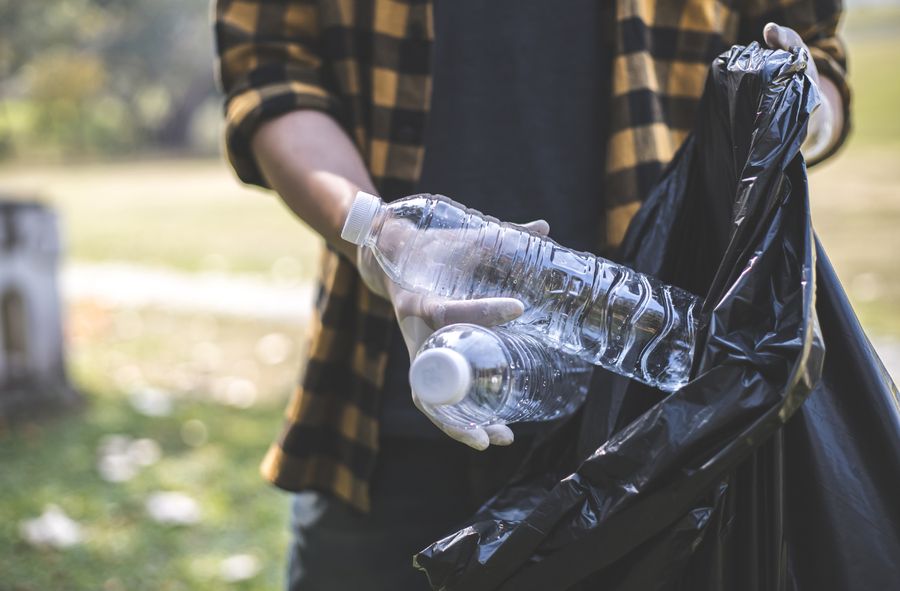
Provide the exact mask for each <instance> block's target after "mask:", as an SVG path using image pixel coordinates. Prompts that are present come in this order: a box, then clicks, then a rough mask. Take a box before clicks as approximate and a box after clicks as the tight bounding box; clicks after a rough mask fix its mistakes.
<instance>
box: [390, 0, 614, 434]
mask: <svg viewBox="0 0 900 591" xmlns="http://www.w3.org/2000/svg"><path fill="white" fill-rule="evenodd" d="M600 4H601V2H599V1H598V0H570V2H568V3H567V4H566V6H565V8H564V9H563V8H562V7H561V6H560V4H559V3H558V2H555V1H554V0H489V1H485V0H437V1H436V2H435V5H434V25H435V43H434V47H433V52H434V53H433V56H432V75H433V89H432V99H431V110H430V113H429V117H428V122H427V127H426V133H425V161H424V165H423V169H422V175H421V178H420V181H419V186H418V190H419V192H423V193H439V194H443V195H447V196H448V197H450V198H452V199H454V200H456V201H459V202H460V203H464V204H465V205H467V206H468V207H473V208H475V209H478V210H480V211H482V212H484V213H487V214H490V215H493V216H495V217H498V218H500V219H502V220H504V221H510V222H527V221H530V220H534V219H538V218H543V219H545V220H547V221H548V222H550V234H551V236H552V237H553V238H554V239H555V240H556V241H557V242H559V243H561V244H564V245H566V246H569V247H571V248H575V249H577V250H589V251H590V250H596V246H597V238H598V232H597V228H598V226H599V223H600V214H601V209H602V207H603V199H602V194H601V190H602V173H603V169H604V159H605V143H606V140H607V131H606V130H607V125H608V111H609V108H608V105H609V93H610V88H609V85H610V55H611V51H610V49H609V46H608V43H609V42H610V40H609V39H604V34H603V33H604V31H606V30H607V29H606V28H605V27H604V24H606V23H604V22H602V21H603V19H604V18H607V17H606V16H605V14H606V13H604V12H603V11H602V9H601V6H600ZM395 332H396V334H395V335H394V337H395V338H394V339H393V343H394V344H393V346H392V349H391V351H390V353H389V361H388V369H387V375H386V382H385V387H386V392H385V403H384V406H383V410H382V417H381V424H382V430H383V432H384V433H386V434H389V435H407V436H419V437H421V436H443V435H441V434H440V432H439V431H438V430H437V429H435V428H434V427H433V426H431V424H430V423H429V422H428V420H427V418H425V417H424V416H423V415H421V413H419V411H418V410H416V409H415V407H414V406H413V405H412V402H411V398H410V392H409V382H408V378H407V374H408V372H409V356H408V353H407V351H406V348H405V345H404V343H403V339H402V338H401V335H400V333H399V329H397V330H396V331H395Z"/></svg>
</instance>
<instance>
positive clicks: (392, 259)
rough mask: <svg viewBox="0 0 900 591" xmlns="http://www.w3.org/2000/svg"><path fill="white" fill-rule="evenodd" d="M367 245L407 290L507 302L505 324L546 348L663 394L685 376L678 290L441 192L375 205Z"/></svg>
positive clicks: (685, 306) (684, 322) (686, 306)
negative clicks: (511, 308)
mask: <svg viewBox="0 0 900 591" xmlns="http://www.w3.org/2000/svg"><path fill="white" fill-rule="evenodd" d="M386 227H393V229H392V231H390V232H385V231H384V229H385V228H386ZM382 237H384V238H382ZM366 243H367V245H369V246H371V247H372V248H373V250H374V252H375V256H376V258H377V259H378V261H379V263H380V264H381V265H382V267H383V268H384V269H385V272H386V273H387V274H388V276H389V277H390V278H391V279H392V280H393V281H395V282H397V283H398V284H400V285H402V286H403V287H405V288H407V289H410V290H413V291H418V292H421V293H427V294H433V295H438V296H443V297H447V298H452V299H471V298H479V297H490V296H509V297H515V298H518V299H520V300H522V301H523V303H524V304H525V306H526V312H525V314H524V315H523V316H522V317H521V318H519V319H517V320H516V321H515V322H514V324H515V325H516V326H517V328H518V329H519V330H520V331H522V332H527V333H530V334H532V335H534V336H535V337H537V338H539V339H541V340H542V342H544V343H545V345H548V346H552V347H556V348H559V349H561V350H563V351H565V352H567V353H570V354H573V355H576V356H578V357H579V358H581V359H584V360H586V361H588V362H589V363H593V364H596V365H601V366H603V367H605V368H606V369H609V370H611V371H614V372H616V373H619V374H622V375H625V376H628V377H630V378H634V379H636V380H639V381H641V382H644V383H646V384H649V385H651V386H655V387H658V388H660V389H663V390H669V391H671V390H675V389H677V388H679V387H680V386H682V385H683V384H684V383H685V382H686V381H687V379H688V374H689V372H690V368H691V362H692V356H693V348H694V342H695V339H696V332H697V327H698V325H699V319H698V316H697V315H698V314H699V310H700V300H699V298H698V297H697V296H695V295H693V294H690V293H688V292H686V291H684V290H682V289H680V288H677V287H673V286H669V285H665V284H663V283H662V282H660V281H658V280H656V279H655V278H653V277H650V276H647V275H643V274H641V273H637V272H635V271H633V270H631V269H628V268H627V267H624V266H622V265H618V264H615V263H612V262H610V261H608V260H606V259H603V258H600V257H597V256H595V255H592V254H589V253H583V252H577V251H573V250H571V249H568V248H565V247H563V246H561V245H559V244H557V243H556V242H554V241H553V240H551V239H549V238H546V237H543V236H540V235H537V234H534V233H531V232H528V231H526V230H523V229H522V228H521V227H519V226H515V225H512V224H507V223H504V222H500V221H499V220H497V219H495V218H492V217H489V216H485V215H483V214H481V213H480V212H478V211H475V210H472V209H467V208H465V207H464V206H462V205H460V204H458V203H455V202H453V201H451V200H449V199H447V198H446V197H441V196H434V195H419V196H415V197H410V198H407V199H403V200H400V201H396V202H393V203H390V204H388V205H384V206H382V210H381V211H379V213H378V215H377V217H376V220H375V223H374V224H373V227H372V230H371V232H370V233H369V235H368V237H367V242H366Z"/></svg>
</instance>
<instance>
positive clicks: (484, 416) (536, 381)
mask: <svg viewBox="0 0 900 591" xmlns="http://www.w3.org/2000/svg"><path fill="white" fill-rule="evenodd" d="M432 349H449V350H452V351H454V352H456V353H459V354H461V355H462V357H463V358H465V360H466V362H467V364H468V365H469V368H470V372H471V381H469V382H468V383H469V387H468V391H467V392H466V395H465V396H464V397H463V398H462V400H460V401H459V402H457V403H455V404H446V405H437V406H433V407H430V408H428V409H427V412H430V413H432V414H434V415H436V416H437V417H438V418H441V419H444V420H451V421H453V422H455V423H457V424H459V423H464V424H467V425H470V426H482V427H483V426H486V425H491V424H495V423H502V424H508V423H516V422H522V421H549V420H553V419H557V418H560V417H563V416H566V415H569V414H571V413H573V412H574V411H575V410H576V409H577V408H578V406H579V405H580V404H581V403H582V402H583V401H584V397H585V395H586V394H587V390H588V386H589V382H590V377H591V373H592V370H593V366H592V365H591V364H589V363H587V362H585V361H582V360H580V359H578V358H577V357H573V356H571V355H569V354H567V353H564V352H562V351H560V350H557V349H552V348H548V347H546V346H545V345H544V344H543V343H542V341H541V340H540V339H539V338H537V337H535V336H533V335H531V334H529V333H521V332H517V331H516V330H515V329H514V328H511V327H495V328H491V329H487V328H483V327H480V326H475V325H471V324H455V325H452V326H448V327H445V328H442V329H440V330H438V331H437V332H435V333H434V334H433V335H431V336H430V337H429V338H428V340H426V341H425V343H424V344H423V345H422V348H421V349H420V353H422V352H425V351H428V350H432Z"/></svg>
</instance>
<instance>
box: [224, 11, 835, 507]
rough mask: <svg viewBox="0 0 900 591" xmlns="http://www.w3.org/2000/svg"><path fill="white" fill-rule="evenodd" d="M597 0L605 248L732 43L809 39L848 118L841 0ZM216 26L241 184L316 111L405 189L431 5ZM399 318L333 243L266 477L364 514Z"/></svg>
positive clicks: (397, 192) (388, 184) (386, 187)
mask: <svg viewBox="0 0 900 591" xmlns="http://www.w3.org/2000/svg"><path fill="white" fill-rule="evenodd" d="M451 1H452V0H451ZM597 1H598V2H604V3H606V5H607V6H608V9H609V12H608V25H609V26H608V27H607V30H608V31H609V34H610V35H613V36H614V51H615V55H614V60H613V68H612V79H611V82H612V88H611V92H612V99H611V103H610V104H611V113H610V117H611V127H610V135H609V138H608V142H609V145H608V150H607V160H606V162H605V163H601V162H598V163H597V165H598V166H605V169H606V185H607V186H606V188H605V191H603V194H604V195H605V196H606V203H605V214H604V217H603V219H600V220H597V228H598V230H597V235H598V250H599V249H600V248H601V247H602V246H603V245H611V246H615V245H616V244H618V242H619V241H620V240H621V238H622V236H623V235H624V232H625V228H626V227H627V225H628V222H629V221H630V219H631V217H632V215H633V214H634V213H635V211H636V210H637V209H638V207H639V205H640V203H641V199H642V198H643V197H644V195H645V194H646V193H647V192H648V190H649V189H650V188H651V187H652V186H653V184H654V183H655V182H656V180H657V179H658V177H659V175H660V172H661V171H662V169H663V167H664V166H665V165H666V163H667V162H668V161H669V160H670V159H671V158H672V156H673V155H674V153H675V151H676V149H677V148H678V147H679V145H680V144H681V142H682V140H684V138H685V136H686V135H687V133H688V132H689V130H690V129H691V127H692V123H693V120H694V117H695V116H696V112H695V111H696V108H697V104H698V99H699V97H700V95H701V93H702V91H703V87H704V82H705V79H706V73H707V68H708V65H709V63H710V62H711V61H712V60H713V58H714V57H715V56H716V55H718V54H719V53H721V52H722V51H724V50H725V49H727V48H728V47H730V46H731V45H733V44H735V43H747V42H749V41H751V40H753V39H760V37H761V35H762V29H763V26H764V24H765V23H766V22H768V21H775V22H777V23H779V24H782V25H786V26H789V27H792V28H794V29H796V30H797V31H798V32H799V33H800V34H801V35H802V36H803V37H804V39H805V40H806V41H807V42H808V43H809V45H810V48H811V51H812V53H813V57H814V58H815V60H816V63H817V65H818V68H819V72H820V73H821V75H823V76H828V77H830V78H831V79H832V80H833V81H834V82H835V83H836V84H837V86H838V88H839V89H841V92H842V93H843V95H844V99H845V100H844V106H845V115H846V114H847V111H846V107H847V105H849V90H848V87H847V84H846V82H845V79H844V72H845V67H846V63H845V57H844V52H843V47H842V45H841V43H840V41H839V40H838V39H837V38H836V37H835V29H836V27H837V23H838V18H839V16H840V12H841V6H840V1H839V0H656V1H654V0H597ZM564 9H565V3H560V10H564ZM215 32H216V40H217V45H218V51H219V66H220V81H221V85H222V87H223V90H224V91H225V93H226V94H227V98H226V109H225V110H226V120H227V127H226V148H227V153H228V158H229V159H230V161H231V164H232V165H233V166H234V168H235V170H236V171H237V174H238V176H239V177H240V178H241V180H243V181H245V182H247V183H254V184H258V185H263V186H265V181H264V179H263V178H262V176H261V175H260V172H259V170H258V168H257V167H256V164H255V162H254V158H253V154H252V153H251V150H250V138H251V135H252V134H253V132H254V130H255V129H256V128H257V126H258V125H259V124H260V123H261V122H262V121H264V120H266V119H269V118H271V117H274V116H277V115H279V114H282V113H285V112H288V111H291V110H294V109H319V110H322V111H325V112H327V113H329V114H331V115H332V116H333V117H334V118H335V119H336V120H337V121H339V122H340V123H341V124H342V125H343V127H344V128H345V129H346V130H347V132H348V134H349V135H350V137H352V138H353V139H354V140H355V143H356V145H357V147H358V148H359V151H360V153H361V154H362V156H363V159H364V160H365V162H366V164H367V165H368V168H369V171H370V173H371V175H372V178H373V180H374V182H375V184H376V186H377V187H378V189H379V191H380V192H381V194H382V195H383V196H384V197H385V198H386V199H393V198H396V197H399V196H402V195H406V194H408V193H410V192H412V191H413V190H414V189H413V188H414V187H415V185H416V180H417V177H418V175H419V172H420V168H421V164H422V159H423V151H424V150H423V138H424V130H425V119H426V117H427V115H428V107H429V100H430V89H431V78H430V71H429V69H430V47H431V42H432V39H433V35H434V29H433V26H432V4H431V1H430V0H318V1H317V0H218V1H217V3H216V12H215ZM572 59H578V56H572ZM845 121H849V118H848V117H846V116H845ZM844 135H846V129H845V130H844V133H843V134H842V139H843V136H844ZM392 322H394V319H393V313H392V311H391V307H390V305H389V304H388V303H387V302H386V301H384V300H382V299H380V298H378V297H377V296H374V295H373V294H372V293H371V292H369V291H368V290H367V289H366V288H365V286H364V285H363V283H362V282H361V280H360V278H359V276H358V275H357V273H356V271H355V270H354V267H353V265H352V264H351V263H350V262H349V261H347V260H345V259H343V258H341V257H339V256H337V255H336V254H334V253H332V252H330V251H326V253H325V255H324V260H323V264H322V267H321V277H320V291H319V296H318V301H317V303H316V314H315V318H314V321H313V326H312V335H311V345H310V351H309V362H308V366H307V369H306V372H305V375H304V378H303V381H302V384H301V386H300V387H299V388H298V389H297V391H296V393H295V395H294V397H293V398H292V400H291V403H290V405H289V407H288V409H287V411H286V415H287V422H286V426H285V429H284V431H283V433H282V435H281V437H280V438H279V440H278V442H277V443H275V444H274V445H273V446H272V447H271V449H270V450H269V453H268V454H267V456H266V458H265V460H264V462H263V467H262V470H263V474H264V475H265V476H266V477H267V478H268V479H270V480H271V481H272V482H274V483H275V484H276V485H278V486H280V487H282V488H285V489H288V490H302V489H307V488H314V489H319V490H324V491H328V492H331V493H333V494H334V495H336V496H337V497H339V498H341V499H344V500H345V501H347V502H349V503H351V504H352V505H353V506H355V507H357V508H359V509H361V510H363V511H365V510H367V509H368V507H369V494H368V479H369V477H370V475H371V473H372V470H373V467H374V464H375V460H376V454H377V452H378V420H377V417H378V412H379V404H380V400H381V389H382V384H383V377H384V371H385V367H386V363H387V350H388V344H389V343H388V339H389V337H390V334H391V330H390V328H391V323H392Z"/></svg>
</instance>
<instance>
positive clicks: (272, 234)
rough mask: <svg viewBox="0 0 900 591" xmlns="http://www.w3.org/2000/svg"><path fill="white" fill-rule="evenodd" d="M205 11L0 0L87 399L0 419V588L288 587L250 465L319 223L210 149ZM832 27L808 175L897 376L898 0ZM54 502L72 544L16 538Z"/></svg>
mask: <svg viewBox="0 0 900 591" xmlns="http://www.w3.org/2000/svg"><path fill="white" fill-rule="evenodd" d="M208 11H209V8H208V5H207V3H206V1H205V0H180V1H175V0H0V198H2V197H10V196H12V197H16V198H22V197H25V198H38V199H40V200H41V201H43V202H45V203H48V204H50V205H52V206H53V207H54V209H55V210H56V211H57V212H58V213H59V215H60V217H61V222H62V227H63V228H64V236H65V242H66V243H67V245H68V249H67V251H66V254H65V259H64V265H63V269H62V291H63V297H64V303H65V306H66V309H65V316H66V338H67V346H68V352H69V367H70V372H71V375H72V377H73V379H74V381H75V382H76V384H77V385H78V386H79V388H80V389H81V391H82V392H83V393H84V396H85V401H86V405H85V407H84V408H83V409H82V410H81V411H80V412H78V413H75V414H71V415H66V416H60V417H56V418H53V419H49V420H48V419H44V420H31V421H24V422H18V423H16V424H10V423H4V422H3V421H2V419H0V491H2V492H0V591H10V590H15V591H44V590H47V589H66V590H69V589H72V590H82V589H84V590H88V589H90V590H98V589H102V590H104V591H118V590H126V589H127V590H129V591H132V590H148V591H149V590H153V591H156V590H160V589H163V590H170V591H171V590H180V589H185V590H186V589H190V590H192V591H193V590H201V591H202V590H206V589H209V590H212V589H222V588H223V587H225V588H234V589H242V590H250V589H252V590H260V591H261V590H270V589H278V588H281V586H282V584H283V572H284V565H285V560H284V556H285V550H286V547H287V543H288V523H289V507H288V503H289V497H288V495H285V494H282V493H280V492H278V491H276V490H274V489H272V488H271V487H269V486H267V485H266V484H265V483H264V482H263V481H262V480H261V479H260V477H259V475H258V464H259V460H260V459H261V457H262V455H263V453H264V451H265V448H266V446H267V445H268V443H269V442H270V441H271V440H272V438H274V436H275V435H276V434H277V431H278V429H279V426H280V423H281V420H282V412H283V408H284V403H285V400H286V398H287V396H288V395H289V393H290V392H291V390H292V389H293V387H294V383H295V382H296V379H297V372H298V369H299V368H300V366H301V359H302V357H303V353H304V349H305V331H306V321H307V318H308V311H309V307H310V304H311V299H312V293H313V289H312V287H313V278H314V275H315V269H316V260H317V257H318V253H319V252H320V250H321V241H320V240H319V239H318V238H317V237H316V236H315V235H314V234H313V233H312V232H311V231H310V230H309V229H308V228H307V227H306V226H304V225H303V224H302V223H298V222H297V221H296V220H295V219H294V218H293V217H292V216H291V215H290V214H289V213H288V212H287V211H286V210H285V208H284V207H283V206H281V205H280V204H279V202H278V201H277V200H276V199H273V198H271V197H269V196H266V195H264V194H263V193H261V192H260V191H258V190H256V189H251V188H247V187H243V186H241V185H239V184H238V183H237V182H236V181H235V180H234V178H233V176H232V174H231V172H230V171H229V170H228V168H227V167H226V165H225V164H224V163H223V162H222V161H221V158H220V157H219V154H218V144H219V134H220V130H221V122H220V117H221V106H220V98H219V97H218V96H217V94H216V92H215V86H214V80H213V74H212V72H213V52H212V38H211V30H210V26H209V23H208ZM843 31H844V36H845V39H846V40H847V42H848V46H849V55H850V78H851V84H852V86H853V88H854V91H855V95H854V104H853V117H854V132H853V134H852V136H851V137H850V139H849V141H848V144H847V146H846V147H845V148H844V149H843V150H842V151H841V152H840V153H839V154H838V155H837V156H836V157H835V158H833V159H832V160H830V161H829V162H827V163H824V164H823V165H821V166H818V167H816V168H815V169H814V170H812V171H811V172H810V193H811V197H812V207H813V222H814V224H815V227H816V231H817V233H818V234H819V236H820V238H821V239H822V241H823V243H824V246H825V248H826V250H827V252H828V253H829V256H830V257H831V259H832V262H833V263H834V264H835V267H836V269H837V271H838V274H839V275H840V277H841V280H842V281H843V282H844V284H845V287H846V289H847V291H848V293H849V295H850V298H851V300H852V302H853V305H854V307H855V309H856V310H857V312H858V314H859V315H860V318H861V320H862V322H863V324H864V326H865V328H866V330H867V331H868V333H869V334H870V336H871V337H872V338H873V340H874V341H875V344H876V346H877V347H878V349H879V351H880V352H881V354H882V355H883V357H884V359H885V361H886V363H887V365H888V367H889V369H892V370H893V371H894V372H895V376H896V371H897V370H896V368H898V367H900V261H898V258H897V253H898V252H900V232H898V230H897V229H898V228H900V166H898V165H897V164H898V162H900V115H898V110H897V105H898V104H900V6H898V3H897V2H880V1H871V0H870V1H861V0H856V1H855V2H850V3H849V10H848V13H847V17H846V19H845V23H844V25H843ZM457 197H458V198H460V199H461V200H463V201H464V200H465V199H464V197H462V196H457ZM488 213H490V212H488ZM2 395H3V393H2V392H0V396H2ZM148 450H149V451H148ZM133 452H134V453H133ZM137 452H140V453H137ZM160 492H167V493H178V494H181V495H186V498H187V500H186V501H185V500H184V499H182V501H183V502H182V505H184V503H187V505H186V506H187V509H188V511H187V513H186V515H183V516H182V517H184V519H183V520H182V522H180V523H178V522H176V523H172V522H160V521H159V520H158V519H157V518H155V517H154V516H153V513H152V512H151V511H150V505H151V504H152V503H151V501H152V500H153V499H155V498H157V497H156V495H158V494H159V493H160ZM192 502H193V504H191V503H192ZM182 509H184V506H182ZM60 511H61V512H63V513H64V514H65V515H66V516H68V519H70V520H71V521H72V522H74V523H75V524H77V528H78V529H77V531H79V532H80V534H79V535H78V536H76V537H77V541H75V543H73V544H71V545H68V546H65V547H63V546H60V545H53V544H47V543H36V542H35V540H34V539H33V536H29V535H26V532H27V530H28V528H29V527H30V526H32V525H34V524H35V523H36V522H35V521H34V520H36V519H39V518H41V516H45V517H46V516H48V515H50V516H53V515H57V516H58V514H59V512H60ZM187 517H189V518H190V519H187ZM51 521H52V520H51ZM57 521H59V520H58V519H57ZM40 523H44V524H45V525H46V523H48V521H47V520H46V519H45V520H44V521H41V522H40ZM64 523H67V522H64ZM70 525H71V524H70ZM70 533H71V532H70ZM72 539H75V538H72Z"/></svg>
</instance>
